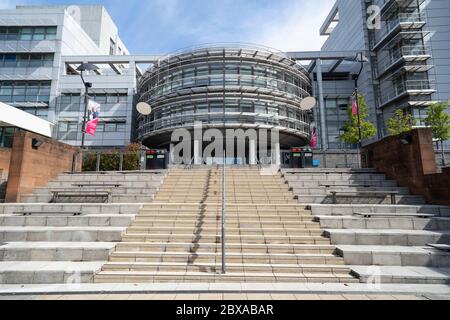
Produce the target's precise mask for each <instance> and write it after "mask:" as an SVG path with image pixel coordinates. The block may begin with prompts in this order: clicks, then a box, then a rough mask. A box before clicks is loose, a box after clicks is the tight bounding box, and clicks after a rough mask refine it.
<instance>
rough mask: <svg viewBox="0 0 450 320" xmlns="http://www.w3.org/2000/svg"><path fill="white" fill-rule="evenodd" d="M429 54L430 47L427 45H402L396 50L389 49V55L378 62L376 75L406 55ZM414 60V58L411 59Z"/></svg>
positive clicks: (406, 56) (417, 56)
mask: <svg viewBox="0 0 450 320" xmlns="http://www.w3.org/2000/svg"><path fill="white" fill-rule="evenodd" d="M426 56H431V47H429V46H403V47H401V48H399V49H397V50H394V51H391V52H390V53H389V56H388V57H387V58H385V59H383V60H381V61H380V62H379V63H378V70H379V72H378V76H380V75H381V74H383V73H384V72H385V71H386V70H387V69H389V67H391V66H392V65H394V64H396V63H398V62H400V60H402V59H407V58H408V57H413V58H414V57H416V58H419V57H426ZM413 60H414V59H413Z"/></svg>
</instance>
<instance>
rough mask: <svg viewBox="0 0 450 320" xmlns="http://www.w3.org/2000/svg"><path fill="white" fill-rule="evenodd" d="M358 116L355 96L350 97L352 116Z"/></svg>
mask: <svg viewBox="0 0 450 320" xmlns="http://www.w3.org/2000/svg"><path fill="white" fill-rule="evenodd" d="M356 115H358V103H357V102H356V96H353V97H352V116H356Z"/></svg>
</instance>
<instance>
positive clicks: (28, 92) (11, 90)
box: [0, 81, 51, 103]
mask: <svg viewBox="0 0 450 320" xmlns="http://www.w3.org/2000/svg"><path fill="white" fill-rule="evenodd" d="M50 87H51V81H0V101H2V102H45V103H48V102H49V101H50Z"/></svg>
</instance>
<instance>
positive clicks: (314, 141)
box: [310, 128, 317, 148]
mask: <svg viewBox="0 0 450 320" xmlns="http://www.w3.org/2000/svg"><path fill="white" fill-rule="evenodd" d="M310 145H311V148H316V147H317V132H316V128H314V129H313V136H312V138H311V144H310Z"/></svg>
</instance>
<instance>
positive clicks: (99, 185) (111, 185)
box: [72, 183, 121, 188]
mask: <svg viewBox="0 0 450 320" xmlns="http://www.w3.org/2000/svg"><path fill="white" fill-rule="evenodd" d="M72 186H74V187H79V188H83V187H110V188H119V187H120V186H121V184H117V183H105V184H101V183H74V184H72Z"/></svg>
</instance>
